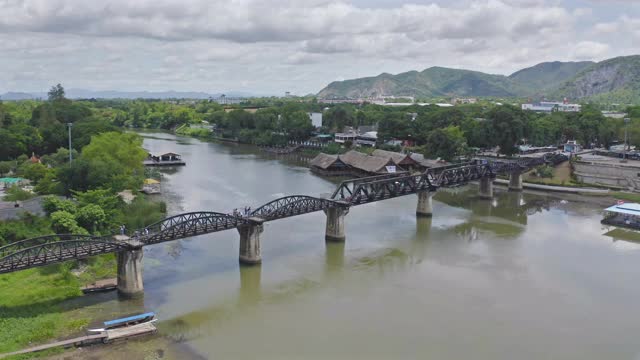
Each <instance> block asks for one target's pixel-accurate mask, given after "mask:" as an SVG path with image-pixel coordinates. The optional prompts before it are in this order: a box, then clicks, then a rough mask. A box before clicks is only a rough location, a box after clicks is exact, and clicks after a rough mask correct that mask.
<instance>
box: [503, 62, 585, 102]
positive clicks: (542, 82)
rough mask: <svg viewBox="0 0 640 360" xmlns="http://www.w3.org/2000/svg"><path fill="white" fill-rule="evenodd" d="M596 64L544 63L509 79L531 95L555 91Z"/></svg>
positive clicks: (510, 76)
mask: <svg viewBox="0 0 640 360" xmlns="http://www.w3.org/2000/svg"><path fill="white" fill-rule="evenodd" d="M593 64H595V63H594V62H593V61H580V62H560V61H553V62H544V63H540V64H538V65H535V66H532V67H529V68H526V69H522V70H520V71H516V72H515V73H513V74H511V75H509V79H511V80H513V81H515V82H517V83H519V84H522V86H524V87H525V88H527V89H528V90H529V91H530V92H531V94H535V93H537V92H541V91H544V90H548V89H555V88H557V87H559V86H560V85H562V84H563V83H564V82H565V81H567V80H569V79H571V78H572V77H574V76H575V75H576V74H577V73H579V72H580V71H582V70H584V69H585V68H587V67H589V66H591V65H593Z"/></svg>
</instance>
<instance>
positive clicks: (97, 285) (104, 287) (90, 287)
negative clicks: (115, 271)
mask: <svg viewBox="0 0 640 360" xmlns="http://www.w3.org/2000/svg"><path fill="white" fill-rule="evenodd" d="M117 287H118V279H115V278H114V279H105V280H98V281H96V282H94V283H92V284H87V285H85V286H83V287H82V288H81V290H82V292H83V293H85V294H88V293H93V292H103V291H111V290H115V289H116V288H117Z"/></svg>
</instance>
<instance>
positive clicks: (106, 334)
mask: <svg viewBox="0 0 640 360" xmlns="http://www.w3.org/2000/svg"><path fill="white" fill-rule="evenodd" d="M157 330H158V329H157V328H156V326H155V325H154V324H153V323H151V322H146V323H142V324H138V325H134V326H129V327H124V328H118V329H113V330H106V331H103V332H101V333H99V334H95V335H85V336H80V337H77V338H73V339H68V340H62V341H57V342H54V343H51V344H44V345H39V346H34V347H31V348H28V349H24V350H20V351H16V352H12V353H7V354H1V355H0V358H4V357H7V356H13V355H20V354H28V353H33V352H38V351H43V350H48V349H53V348H58V347H62V348H70V347H80V346H86V345H93V344H99V343H104V344H108V343H111V342H114V341H121V340H127V339H131V338H134V337H139V336H144V335H149V334H153V333H155V332H156V331H157Z"/></svg>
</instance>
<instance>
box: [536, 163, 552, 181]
mask: <svg viewBox="0 0 640 360" xmlns="http://www.w3.org/2000/svg"><path fill="white" fill-rule="evenodd" d="M536 175H537V176H539V177H541V178H552V177H553V168H552V167H551V166H548V165H541V166H538V167H537V168H536Z"/></svg>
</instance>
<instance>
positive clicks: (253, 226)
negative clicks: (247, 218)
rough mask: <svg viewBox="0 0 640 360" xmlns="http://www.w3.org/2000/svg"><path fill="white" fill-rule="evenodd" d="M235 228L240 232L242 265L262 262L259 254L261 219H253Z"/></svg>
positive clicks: (240, 259) (240, 258) (262, 226)
mask: <svg viewBox="0 0 640 360" xmlns="http://www.w3.org/2000/svg"><path fill="white" fill-rule="evenodd" d="M237 229H238V233H240V256H239V261H240V263H241V264H244V265H257V264H260V263H262V256H261V255H260V234H262V232H263V231H264V225H263V224H262V221H260V220H257V219H254V220H251V222H250V223H247V224H242V225H240V226H238V227H237Z"/></svg>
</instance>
